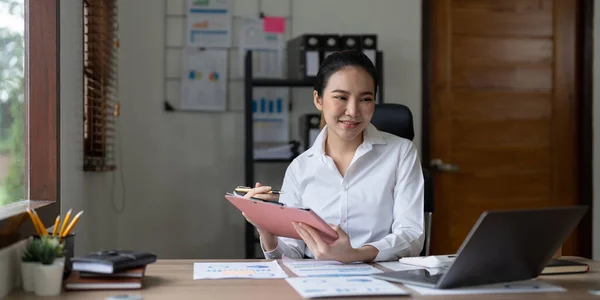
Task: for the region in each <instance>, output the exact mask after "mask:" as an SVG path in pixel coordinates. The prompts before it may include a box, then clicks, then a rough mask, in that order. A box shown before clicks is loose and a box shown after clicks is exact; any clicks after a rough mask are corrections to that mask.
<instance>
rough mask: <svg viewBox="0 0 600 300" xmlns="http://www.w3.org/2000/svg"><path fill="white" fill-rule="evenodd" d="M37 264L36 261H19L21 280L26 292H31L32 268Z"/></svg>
mask: <svg viewBox="0 0 600 300" xmlns="http://www.w3.org/2000/svg"><path fill="white" fill-rule="evenodd" d="M37 264H38V262H32V261H21V282H22V284H23V290H24V291H26V292H33V272H34V270H33V269H34V266H35V265H37Z"/></svg>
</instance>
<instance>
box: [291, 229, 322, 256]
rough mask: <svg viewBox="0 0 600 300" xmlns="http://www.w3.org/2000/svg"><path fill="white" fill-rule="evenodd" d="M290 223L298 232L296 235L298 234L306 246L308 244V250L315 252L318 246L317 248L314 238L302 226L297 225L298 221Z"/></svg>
mask: <svg viewBox="0 0 600 300" xmlns="http://www.w3.org/2000/svg"><path fill="white" fill-rule="evenodd" d="M292 224H293V225H294V228H295V229H296V232H298V235H300V237H301V238H302V240H303V241H304V242H305V243H306V246H308V248H309V249H310V251H311V252H312V253H315V251H316V250H317V249H318V248H317V244H316V243H315V240H314V239H313V238H312V236H311V235H310V234H309V233H308V232H307V231H306V230H305V229H304V228H302V227H301V226H299V224H298V223H296V222H292Z"/></svg>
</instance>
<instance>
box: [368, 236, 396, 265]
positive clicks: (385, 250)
mask: <svg viewBox="0 0 600 300" xmlns="http://www.w3.org/2000/svg"><path fill="white" fill-rule="evenodd" d="M367 245H369V246H373V247H375V248H376V249H377V250H379V253H377V256H375V259H373V261H388V260H393V259H398V258H396V257H395V256H396V255H395V253H394V248H393V247H390V245H389V244H388V242H387V241H386V240H379V241H376V242H373V243H367V244H365V246H367Z"/></svg>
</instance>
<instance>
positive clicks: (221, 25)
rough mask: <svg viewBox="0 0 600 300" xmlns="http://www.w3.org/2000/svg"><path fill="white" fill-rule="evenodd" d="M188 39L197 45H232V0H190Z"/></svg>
mask: <svg viewBox="0 0 600 300" xmlns="http://www.w3.org/2000/svg"><path fill="white" fill-rule="evenodd" d="M186 40H187V44H188V45H189V46H195V47H206V48H228V47H231V0H188V6H187V30H186Z"/></svg>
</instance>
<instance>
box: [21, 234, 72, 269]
mask: <svg viewBox="0 0 600 300" xmlns="http://www.w3.org/2000/svg"><path fill="white" fill-rule="evenodd" d="M63 256H64V244H63V243H61V242H60V240H59V239H58V238H53V237H49V236H42V237H40V238H39V239H33V240H32V241H31V242H30V243H29V244H28V245H27V248H26V249H25V253H24V254H23V258H22V259H23V261H30V262H40V263H42V264H44V265H50V264H52V263H53V262H54V260H55V259H56V258H59V257H63Z"/></svg>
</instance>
